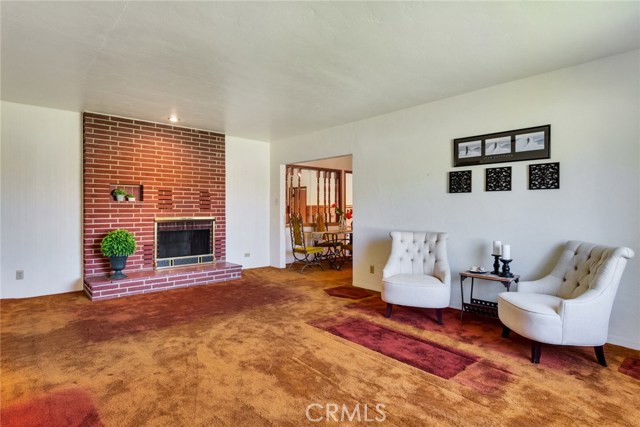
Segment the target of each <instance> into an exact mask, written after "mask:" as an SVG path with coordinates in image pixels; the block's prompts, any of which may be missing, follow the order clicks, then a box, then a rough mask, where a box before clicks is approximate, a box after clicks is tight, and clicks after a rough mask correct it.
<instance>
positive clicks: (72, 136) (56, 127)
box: [0, 102, 82, 298]
mask: <svg viewBox="0 0 640 427" xmlns="http://www.w3.org/2000/svg"><path fill="white" fill-rule="evenodd" d="M1 107H2V111H1V115H2V142H1V146H2V147H1V151H2V154H1V170H0V172H1V176H2V184H1V186H2V204H1V206H2V207H1V209H2V214H1V219H0V221H1V227H2V235H1V237H0V239H1V244H0V246H1V247H2V249H1V261H0V264H1V265H2V269H1V276H0V277H1V283H0V297H2V298H20V297H30V296H37V295H46V294H57V293H62V292H71V291H77V290H80V289H82V280H81V276H82V249H81V230H82V226H81V202H82V192H81V191H82V160H81V156H82V122H81V115H80V113H73V112H68V111H61V110H53V109H49V108H41V107H34V106H29V105H22V104H14V103H10V102H2V104H1ZM16 270H24V280H16Z"/></svg>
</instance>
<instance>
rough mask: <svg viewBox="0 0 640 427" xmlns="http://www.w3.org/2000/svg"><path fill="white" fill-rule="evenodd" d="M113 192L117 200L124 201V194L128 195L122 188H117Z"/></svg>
mask: <svg viewBox="0 0 640 427" xmlns="http://www.w3.org/2000/svg"><path fill="white" fill-rule="evenodd" d="M111 194H113V195H114V196H115V198H116V200H117V201H119V202H122V201H123V200H124V196H126V195H127V192H126V191H124V190H123V189H122V188H116V189H115V190H113V191H112V192H111Z"/></svg>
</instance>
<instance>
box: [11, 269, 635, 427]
mask: <svg viewBox="0 0 640 427" xmlns="http://www.w3.org/2000/svg"><path fill="white" fill-rule="evenodd" d="M350 273H351V272H350V269H348V268H347V269H345V270H344V271H334V270H331V271H325V272H322V271H319V270H318V271H316V270H312V271H308V272H305V274H299V273H297V272H290V271H286V270H277V269H272V268H263V269H256V270H249V271H245V272H244V273H243V274H244V277H243V278H242V279H240V280H238V281H233V282H227V283H222V284H215V285H210V286H203V287H196V288H185V289H177V290H173V291H169V292H164V293H159V294H149V295H138V296H133V297H128V298H124V299H119V300H110V301H102V302H94V303H92V302H90V301H89V300H87V299H86V298H85V297H84V296H83V295H82V294H81V293H72V294H64V295H56V296H49V297H40V298H32V299H23V300H3V301H1V309H2V313H1V323H0V340H1V342H0V345H1V348H0V351H1V362H2V366H1V367H2V370H1V376H0V380H1V390H0V398H1V405H2V407H1V410H2V411H1V413H0V416H1V417H2V418H1V419H0V424H1V425H2V426H38V425H42V426H45V425H46V426H58V425H59V426H63V425H64V426H101V425H105V426H292V427H293V426H296V427H300V426H365V425H366V426H450V425H453V426H456V425H457V426H528V425H552V426H560V425H562V426H566V425H568V426H573V425H575V426H585V425H587V426H596V425H597V426H605V425H606V426H637V425H638V421H637V420H638V419H640V408H639V405H638V396H640V381H639V380H638V379H637V378H634V373H636V372H637V369H638V368H637V366H638V365H637V361H638V360H639V359H640V352H638V351H633V350H629V349H625V348H621V347H617V346H612V345H607V346H606V347H605V351H606V354H607V360H608V362H609V368H603V367H601V366H600V365H598V364H597V363H596V362H595V358H594V356H593V354H592V349H589V348H586V349H583V348H573V347H549V348H547V347H545V348H544V349H543V353H542V360H541V364H540V365H532V364H531V363H529V361H528V353H529V345H528V343H527V342H526V340H524V339H521V338H518V337H517V336H515V337H511V338H509V339H506V340H505V339H502V338H500V332H501V330H500V325H499V324H497V323H496V322H494V321H492V320H491V319H485V318H479V317H474V316H466V315H465V318H464V320H463V321H462V322H460V319H459V316H457V314H459V312H457V311H455V310H445V324H444V325H443V326H439V325H437V324H435V323H434V322H433V319H432V317H433V313H431V312H430V311H429V310H411V309H405V308H403V307H398V308H396V309H394V313H393V316H392V318H391V319H385V318H384V317H383V316H382V311H381V310H382V309H383V307H384V306H383V305H382V304H381V302H380V301H379V298H378V297H372V298H369V299H366V300H362V301H360V302H357V303H354V302H352V301H350V300H345V299H341V298H333V297H331V296H329V295H327V294H326V293H325V292H324V289H325V288H328V287H338V286H348V285H349V284H350V283H351V277H350ZM376 304H377V305H376ZM340 317H342V318H343V319H354V320H352V321H353V322H355V323H353V325H360V326H361V328H360V331H361V332H362V331H364V332H366V331H367V330H371V331H377V332H376V333H378V334H383V332H384V331H393V332H394V333H396V334H397V335H399V336H404V337H411V338H412V339H414V340H416V341H417V342H426V343H433V345H435V346H437V347H438V348H443V349H447V351H450V352H454V353H457V354H463V355H470V356H471V357H472V359H473V360H475V361H476V363H471V364H468V365H467V366H466V367H465V368H464V369H462V370H461V371H460V372H458V373H457V374H455V375H453V376H450V377H449V378H448V379H447V378H443V377H442V376H438V375H434V374H432V373H429V372H426V371H425V370H422V369H420V368H417V367H415V366H412V365H411V364H410V363H405V362H406V361H402V360H396V359H395V358H393V357H390V356H389V355H386V354H384V353H383V352H378V351H375V350H372V349H370V348H367V346H366V345H361V344H359V343H357V342H352V341H353V340H351V339H349V338H344V337H343V336H345V337H348V336H349V334H353V331H354V330H353V329H349V328H348V326H349V325H348V324H343V325H342V326H341V328H340V332H341V333H342V334H343V336H338V335H336V334H333V333H331V332H329V331H328V330H323V329H320V328H318V327H316V326H313V325H312V324H313V323H317V322H320V321H322V319H327V318H333V319H337V318H340ZM363 325H366V327H365V326H363ZM367 328H369V329H367ZM512 335H514V334H512ZM381 336H382V335H381ZM363 342H364V343H365V344H366V343H367V342H368V340H364V341H363ZM398 343H399V344H400V345H405V344H406V345H412V344H410V343H408V342H400V341H399V342H398ZM378 344H379V345H381V346H383V347H380V348H384V349H386V350H388V351H386V350H385V351H386V352H387V353H389V352H393V351H395V350H396V348H395V347H394V346H388V341H387V340H384V339H382V340H381V341H379V343H378ZM423 357H424V358H425V359H429V358H433V357H438V356H437V355H436V353H433V354H431V353H428V352H426V353H424V355H423ZM440 357H441V356H440ZM489 368H491V369H493V371H494V372H495V373H501V375H496V376H492V375H491V371H490V370H489ZM376 405H382V406H376ZM374 408H376V409H377V411H374ZM367 410H368V411H369V412H368V413H367ZM381 413H382V414H384V416H383V417H382V416H380V415H381ZM341 418H342V420H341Z"/></svg>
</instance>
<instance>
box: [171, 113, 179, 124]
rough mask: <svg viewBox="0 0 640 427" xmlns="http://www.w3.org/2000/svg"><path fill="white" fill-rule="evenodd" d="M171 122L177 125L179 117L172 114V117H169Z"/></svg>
mask: <svg viewBox="0 0 640 427" xmlns="http://www.w3.org/2000/svg"><path fill="white" fill-rule="evenodd" d="M169 121H170V122H171V123H177V122H178V116H176V115H175V114H172V115H171V116H169Z"/></svg>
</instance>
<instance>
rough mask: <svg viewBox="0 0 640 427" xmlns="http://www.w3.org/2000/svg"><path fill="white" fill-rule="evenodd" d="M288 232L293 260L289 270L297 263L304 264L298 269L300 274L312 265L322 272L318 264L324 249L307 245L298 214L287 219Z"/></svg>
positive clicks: (320, 265)
mask: <svg viewBox="0 0 640 427" xmlns="http://www.w3.org/2000/svg"><path fill="white" fill-rule="evenodd" d="M289 231H290V233H291V252H292V253H293V259H294V261H293V262H292V263H291V264H289V270H291V267H293V265H294V264H297V263H302V264H304V265H303V266H302V268H301V269H300V273H302V272H303V271H304V269H305V268H307V267H310V266H314V265H317V266H319V267H320V269H322V270H324V268H322V264H320V260H321V259H322V253H323V252H324V248H322V247H318V246H308V245H307V242H306V239H305V235H304V227H303V222H302V217H301V216H300V214H295V213H294V214H292V215H291V216H290V217H289Z"/></svg>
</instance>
